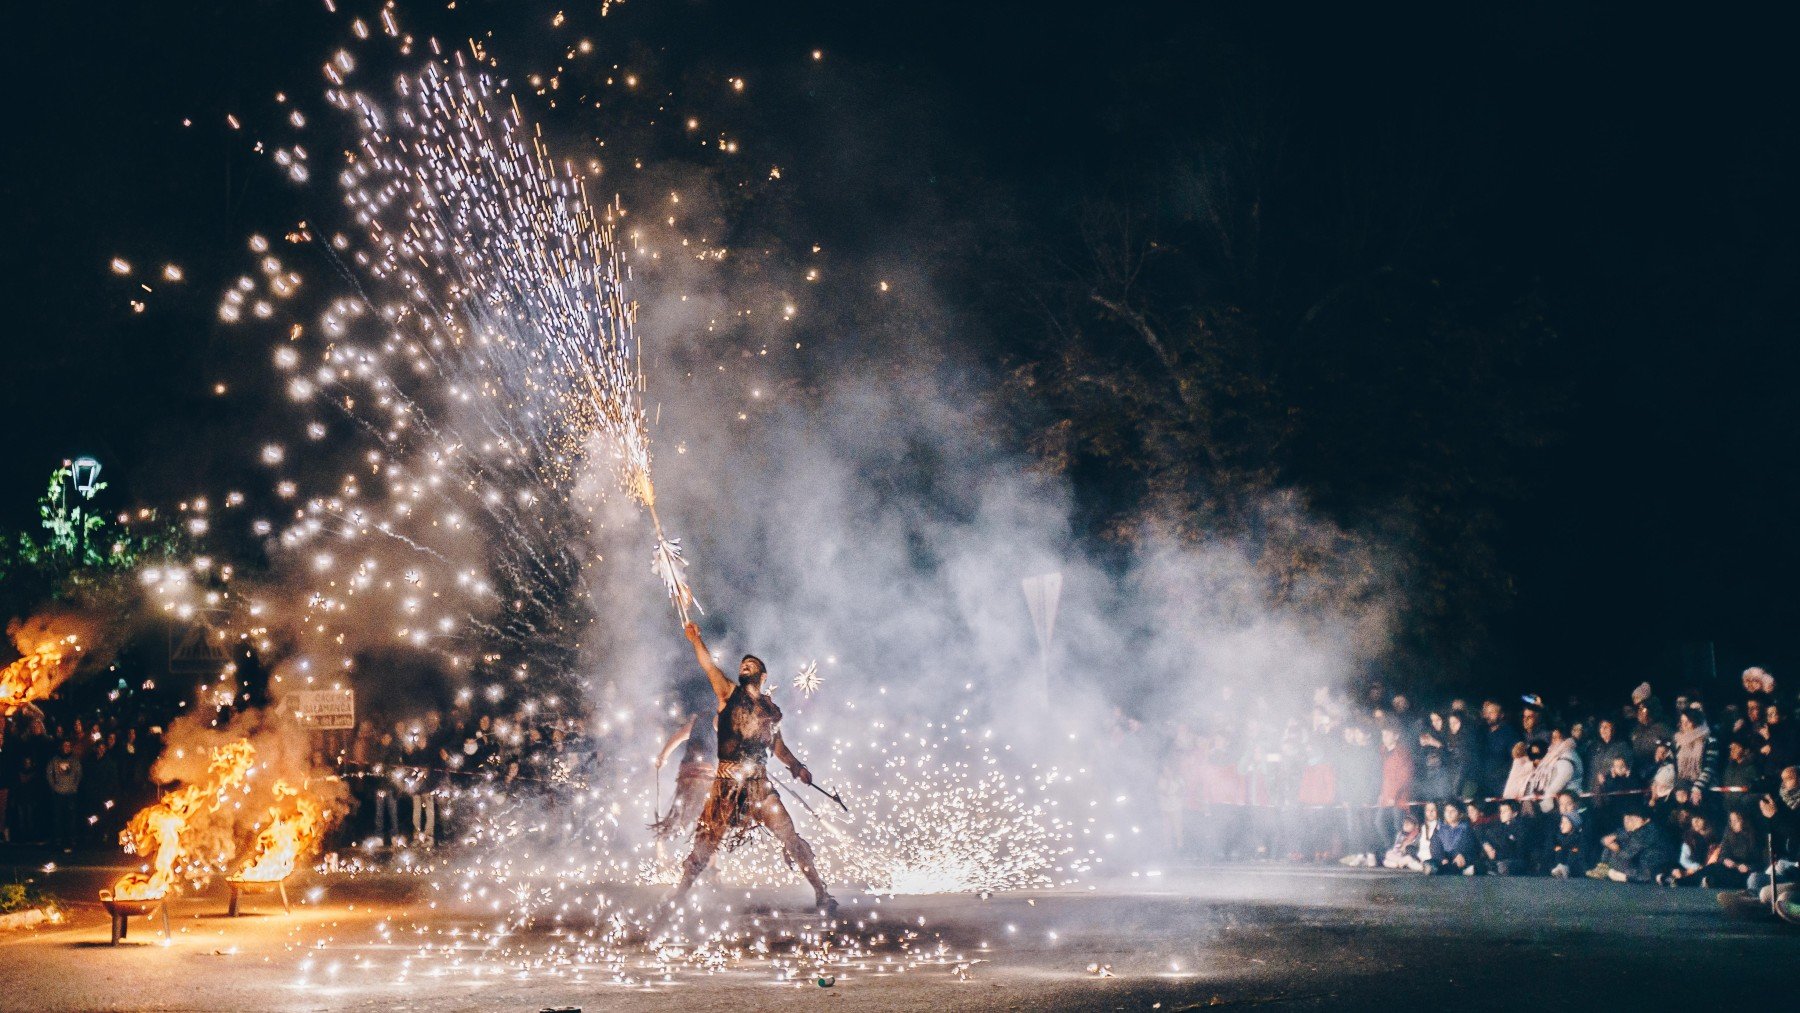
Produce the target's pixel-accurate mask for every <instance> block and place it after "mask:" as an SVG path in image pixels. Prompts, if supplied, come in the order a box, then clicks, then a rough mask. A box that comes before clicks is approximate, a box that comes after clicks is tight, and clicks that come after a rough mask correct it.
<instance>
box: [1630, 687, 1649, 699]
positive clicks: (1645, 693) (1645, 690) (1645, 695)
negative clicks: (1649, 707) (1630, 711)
mask: <svg viewBox="0 0 1800 1013" xmlns="http://www.w3.org/2000/svg"><path fill="white" fill-rule="evenodd" d="M1648 699H1650V684H1649V683H1647V682H1640V683H1638V688H1636V689H1634V690H1632V691H1631V702H1632V703H1643V702H1644V701H1645V700H1648Z"/></svg>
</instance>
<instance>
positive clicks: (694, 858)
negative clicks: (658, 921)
mask: <svg viewBox="0 0 1800 1013" xmlns="http://www.w3.org/2000/svg"><path fill="white" fill-rule="evenodd" d="M725 830H726V828H724V827H715V826H708V825H707V824H706V822H705V821H704V820H703V821H701V823H700V826H699V827H698V828H696V829H695V831H694V850H693V851H691V852H689V853H688V856H687V859H686V860H685V861H683V862H682V863H681V882H680V883H678V884H676V886H675V891H674V892H673V893H671V894H669V897H668V901H667V903H668V905H669V906H670V907H673V906H675V905H676V904H679V903H681V899H682V898H683V897H686V896H687V894H688V891H689V890H692V889H693V888H694V881H695V880H697V879H699V878H700V874H701V873H702V872H705V871H706V867H707V865H708V864H709V863H711V862H712V856H713V852H715V851H717V850H719V842H720V841H721V840H723V839H724V837H725Z"/></svg>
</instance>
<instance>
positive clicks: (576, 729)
mask: <svg viewBox="0 0 1800 1013" xmlns="http://www.w3.org/2000/svg"><path fill="white" fill-rule="evenodd" d="M598 760H599V754H598V751H597V745H596V743H595V742H594V741H593V740H592V739H591V738H590V737H589V736H588V735H587V734H586V732H585V730H584V728H583V726H582V725H581V723H580V722H578V721H576V720H575V719H573V718H570V717H564V716H545V717H544V718H543V719H542V720H536V721H532V720H525V719H523V718H521V717H520V716H518V715H497V714H492V713H487V712H480V711H477V710H475V709H473V708H471V707H470V706H469V705H467V704H458V705H457V706H456V707H454V708H453V709H452V710H451V711H450V712H449V713H448V715H447V716H446V715H444V714H441V713H439V712H437V711H431V712H427V713H426V714H424V715H423V716H421V717H418V718H412V719H406V720H398V721H393V722H384V723H382V724H377V723H376V722H374V721H372V720H364V721H362V722H360V723H359V724H358V725H357V728H356V730H355V733H354V734H352V735H345V736H342V737H338V738H334V739H333V740H331V741H325V742H322V743H321V750H320V755H319V756H318V757H317V758H315V766H318V767H319V768H321V769H335V770H336V771H337V772H338V773H339V775H340V776H341V777H343V779H344V780H345V782H346V783H347V784H349V785H350V789H351V795H352V798H353V800H354V803H355V804H354V805H353V806H352V807H351V811H350V813H349V814H348V816H347V818H346V819H345V820H344V822H343V823H342V824H341V825H340V826H339V827H338V830H337V832H336V834H335V836H334V841H333V843H334V844H338V845H346V844H348V845H359V846H364V847H399V848H405V847H417V848H427V849H429V848H432V847H435V846H436V845H437V844H438V843H439V842H441V841H444V840H448V839H451V837H452V836H454V834H455V828H454V824H455V821H457V820H458V819H460V818H461V817H462V816H463V815H466V814H468V813H470V812H472V811H474V810H477V809H479V808H480V807H481V806H483V805H485V804H487V801H488V800H490V799H493V798H496V797H500V796H504V797H515V796H517V795H520V794H523V793H529V792H534V791H548V792H554V791H556V790H558V789H559V788H566V787H570V786H573V785H577V784H580V783H582V782H583V781H585V780H586V779H587V778H588V776H589V775H590V774H591V773H592V772H593V771H594V770H595V769H596V765H597V763H598Z"/></svg>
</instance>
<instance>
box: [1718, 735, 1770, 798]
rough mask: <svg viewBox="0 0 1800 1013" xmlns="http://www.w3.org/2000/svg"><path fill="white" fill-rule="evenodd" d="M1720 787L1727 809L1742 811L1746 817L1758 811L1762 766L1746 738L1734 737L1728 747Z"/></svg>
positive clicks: (1720, 775)
mask: <svg viewBox="0 0 1800 1013" xmlns="http://www.w3.org/2000/svg"><path fill="white" fill-rule="evenodd" d="M1719 787H1720V788H1721V789H1723V790H1724V795H1725V808H1726V810H1727V811H1730V812H1741V813H1743V814H1744V816H1745V817H1746V818H1748V817H1750V816H1751V815H1752V814H1753V813H1755V812H1756V793H1757V791H1758V790H1759V789H1761V788H1762V767H1760V766H1759V765H1758V764H1757V762H1756V759H1755V757H1754V755H1753V754H1752V753H1751V752H1750V744H1749V743H1748V742H1747V741H1745V740H1744V739H1741V738H1739V739H1733V740H1731V745H1730V746H1729V747H1727V751H1726V759H1725V769H1724V770H1722V771H1720V772H1719Z"/></svg>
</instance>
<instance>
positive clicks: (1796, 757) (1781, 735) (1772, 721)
mask: <svg viewBox="0 0 1800 1013" xmlns="http://www.w3.org/2000/svg"><path fill="white" fill-rule="evenodd" d="M1786 714H1787V708H1786V707H1784V706H1782V705H1781V704H1780V703H1778V702H1776V701H1774V700H1771V701H1769V704H1768V706H1767V707H1764V708H1763V724H1762V727H1761V728H1759V729H1757V731H1756V735H1757V736H1758V737H1759V738H1761V739H1762V743H1761V744H1760V745H1758V746H1757V747H1756V755H1757V760H1758V762H1759V763H1761V764H1762V766H1763V767H1765V768H1766V769H1768V770H1782V769H1784V768H1787V767H1792V766H1794V765H1795V764H1796V763H1800V734H1796V733H1797V732H1800V729H1797V728H1796V727H1795V725H1794V722H1792V721H1789V720H1787V718H1786ZM1753 741H1754V740H1753Z"/></svg>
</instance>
